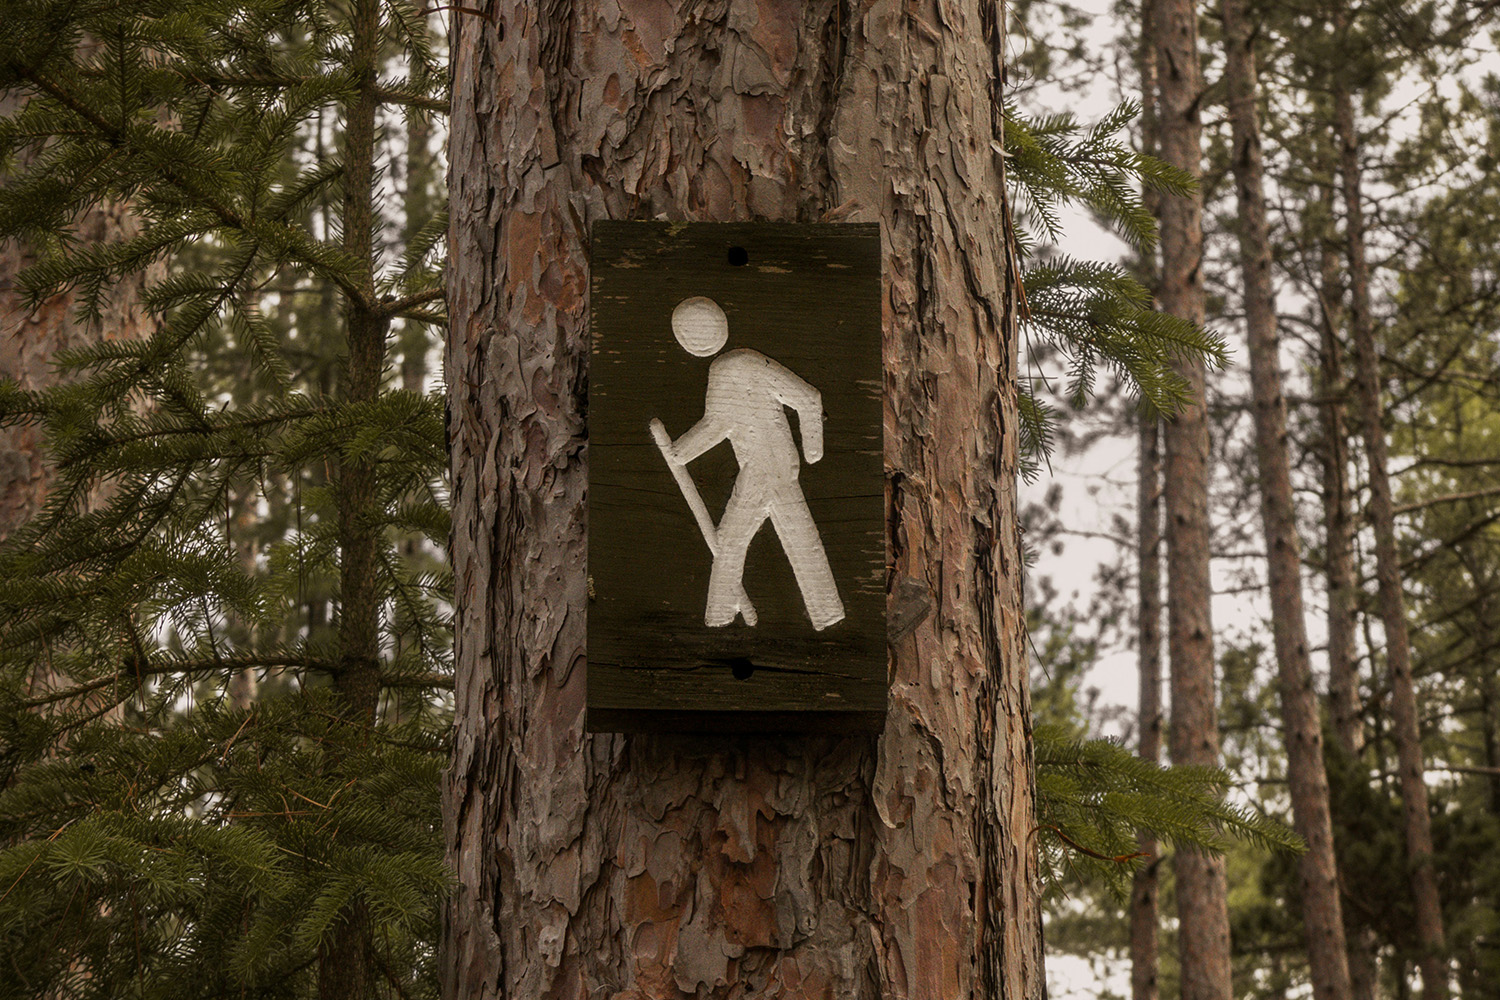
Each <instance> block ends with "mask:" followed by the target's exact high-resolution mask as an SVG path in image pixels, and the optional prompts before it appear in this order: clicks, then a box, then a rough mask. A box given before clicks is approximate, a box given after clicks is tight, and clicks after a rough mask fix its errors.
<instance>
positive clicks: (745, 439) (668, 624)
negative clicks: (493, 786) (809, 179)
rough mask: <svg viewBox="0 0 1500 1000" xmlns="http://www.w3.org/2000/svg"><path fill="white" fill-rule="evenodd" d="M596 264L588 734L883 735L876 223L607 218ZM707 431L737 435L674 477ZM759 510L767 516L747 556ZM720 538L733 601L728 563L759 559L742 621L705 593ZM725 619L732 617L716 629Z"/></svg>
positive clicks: (750, 564)
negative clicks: (807, 411)
mask: <svg viewBox="0 0 1500 1000" xmlns="http://www.w3.org/2000/svg"><path fill="white" fill-rule="evenodd" d="M591 257H592V264H591V266H592V289H591V302H592V332H593V352H592V358H591V367H590V373H589V410H588V425H589V426H588V435H589V619H588V727H589V729H591V730H594V731H624V732H631V731H673V732H686V731H712V732H754V731H782V732H788V731H804V732H810V731H860V730H863V731H876V730H879V729H880V728H881V726H882V725H883V723H884V718H885V706H886V621H885V607H886V596H885V595H886V552H885V511H884V499H883V497H884V465H883V453H884V448H883V436H882V417H881V390H882V385H883V375H882V369H881V352H880V347H881V343H880V341H881V318H880V302H881V299H880V295H881V291H880V260H881V257H880V232H879V227H878V226H876V225H793V224H779V223H743V224H741V223H685V224H679V223H657V222H600V223H597V224H595V226H594V228H593V239H592V254H591ZM688 300H707V302H706V304H705V303H704V302H703V301H693V302H688V305H686V306H684V308H683V310H682V311H681V312H679V314H678V315H679V325H678V327H677V331H676V332H675V333H674V325H673V314H674V310H677V309H678V306H679V305H682V304H683V303H684V302H686V301H688ZM694 324H699V325H694ZM716 324H717V326H716ZM726 326H727V330H725V327H726ZM715 330H718V331H719V332H718V335H717V336H715ZM725 333H727V337H726V336H725ZM679 338H681V340H679ZM684 345H686V346H684ZM716 364H717V365H718V367H717V368H715V369H714V371H715V373H716V374H715V389H714V392H713V393H710V391H709V382H710V369H711V366H714V365H716ZM726 373H727V374H726ZM767 373H769V374H767ZM804 383H805V385H804ZM809 386H810V387H811V388H813V389H816V390H817V392H818V393H820V394H821V404H822V414H823V416H822V421H821V423H822V432H823V433H822V439H823V441H822V454H821V457H819V456H817V454H816V450H817V446H816V427H812V426H804V424H805V423H808V422H809V421H808V420H807V418H805V417H804V416H803V415H802V414H799V413H798V411H797V407H798V406H799V405H800V406H802V407H803V408H806V407H807V406H808V405H809V404H808V397H807V394H806V388H807V387H809ZM772 398H774V400H775V401H774V402H770V403H768V402H767V400H768V399H772ZM777 414H779V415H780V416H776V415H777ZM708 417H712V419H706V418H708ZM654 420H659V421H660V422H661V429H660V430H659V431H658V433H659V434H661V433H664V435H665V437H664V439H663V441H662V442H661V443H658V441H657V440H656V439H654V438H653V432H652V422H653V421H654ZM782 420H784V421H785V428H786V429H789V430H790V437H788V436H787V434H786V429H780V430H778V428H781V426H782V425H781V421H782ZM700 421H703V422H704V423H703V426H702V427H700V428H699V431H698V432H697V433H696V434H695V436H694V440H696V441H699V442H702V441H707V440H712V439H714V438H715V437H718V436H719V434H722V433H723V431H724V428H725V427H729V428H730V430H731V431H732V433H731V434H730V437H731V438H732V440H720V441H719V442H718V443H717V444H715V445H714V446H713V447H711V448H709V449H708V450H707V451H704V452H703V453H702V454H701V455H699V456H697V457H695V458H692V459H691V460H690V461H687V462H685V463H682V464H681V467H680V468H679V469H677V470H676V475H674V469H673V467H672V464H671V462H670V461H669V458H668V455H669V454H671V453H672V452H671V451H670V450H665V451H664V448H666V449H670V446H671V444H673V443H675V445H677V446H680V447H683V448H686V449H687V450H689V451H691V450H693V448H692V446H690V445H689V444H688V440H689V439H686V438H684V435H686V434H687V432H688V431H689V430H690V429H693V428H694V427H695V426H696V425H699V423H700ZM757 421H759V422H758V423H757ZM810 422H811V423H812V424H816V423H817V421H816V419H812V420H811V421H810ZM710 425H712V426H710ZM715 427H717V428H718V433H717V434H710V433H708V432H709V431H712V430H714V429H715ZM793 443H794V444H793ZM736 449H739V458H740V459H747V460H748V463H749V464H747V465H744V464H742V462H741V461H737V458H736ZM814 458H816V461H813V459H814ZM684 474H685V478H686V482H684V481H683V480H684ZM737 479H739V480H740V484H739V487H738V491H739V492H738V496H739V500H738V501H737V502H736V505H735V507H734V512H733V513H732V514H731V515H730V516H726V507H727V506H728V505H729V502H730V500H731V496H732V494H734V491H735V490H736V480H737ZM690 494H696V495H697V496H698V497H701V506H700V507H699V510H698V511H697V514H696V516H695V512H694V509H693V505H694V501H693V500H692V499H691V497H690ZM757 497H760V498H763V500H756V499H754V498H757ZM804 498H805V509H804V507H803V506H802V501H803V499H804ZM756 504H760V507H756V509H764V510H765V511H768V512H770V513H771V518H770V519H767V520H766V521H765V522H764V523H763V524H760V526H759V529H758V530H756V531H755V533H754V535H753V537H752V538H751V540H750V541H749V544H748V548H746V547H745V546H744V545H742V544H741V545H739V546H736V545H735V543H734V539H735V538H736V537H743V536H745V535H746V534H747V530H748V529H747V525H749V526H753V524H754V521H755V518H754V517H751V516H750V515H748V514H747V513H746V512H747V510H750V508H752V507H755V506H756ZM809 517H810V521H809V520H808V518H809ZM747 518H748V519H747ZM736 526H737V527H736ZM814 526H815V532H814V531H813V527H814ZM720 529H722V532H723V535H724V538H723V539H717V538H716V539H715V540H714V541H711V540H710V538H711V536H713V535H715V534H716V532H718V531H719V530H720ZM809 532H812V534H811V535H810V534H809ZM718 541H722V545H719V546H718V547H719V548H720V549H722V550H723V552H725V553H728V554H726V555H724V556H723V557H722V558H723V559H724V561H723V562H722V563H721V564H720V576H719V578H718V582H717V583H716V584H715V587H716V588H717V590H716V593H718V594H719V595H720V596H721V597H722V595H724V594H728V593H729V592H730V590H729V589H728V588H729V587H730V584H732V583H733V582H734V581H732V579H731V577H732V576H733V574H732V573H731V572H730V571H729V570H727V569H726V568H725V567H727V566H733V565H735V562H734V558H735V557H734V553H735V551H736V550H738V551H742V552H743V554H744V567H743V574H742V576H741V579H740V581H739V582H740V583H742V585H743V592H740V591H738V589H737V588H736V589H735V593H736V594H738V597H737V598H735V600H738V601H740V602H742V603H743V604H744V605H745V607H746V609H747V610H746V611H744V612H738V609H737V607H736V606H735V605H734V604H733V603H730V604H725V603H724V601H723V600H719V599H716V601H717V603H715V601H711V600H710V578H711V575H712V573H713V568H714V565H715V559H716V558H719V557H716V556H715V555H714V553H713V551H711V546H712V545H714V544H716V543H717V542H718ZM788 546H790V547H791V548H792V549H794V550H795V553H789V552H788ZM819 549H821V551H819ZM792 555H796V558H797V559H798V565H799V567H800V569H799V570H798V572H797V573H794V571H793V563H792V558H791V556H792ZM825 557H826V562H823V561H822V560H823V559H824V558H825ZM830 571H831V586H832V587H834V588H836V596H831V595H830V594H829V593H828V592H827V590H828V587H827V586H826V585H825V584H826V582H827V581H828V579H829V577H828V573H829V572H830ZM799 574H800V576H801V581H800V583H799ZM820 581H823V582H820ZM715 608H717V609H718V610H717V612H716V611H715ZM726 608H728V612H727V613H728V614H730V615H733V621H732V623H730V624H718V625H709V624H707V623H706V622H705V617H706V616H708V617H714V616H715V614H716V613H717V615H718V617H720V618H723V617H725V609H726ZM815 616H816V620H817V622H818V624H817V625H815ZM835 618H836V620H832V619H835ZM830 620H831V623H830ZM750 621H753V624H749V623H748V622H750ZM818 626H821V627H818Z"/></svg>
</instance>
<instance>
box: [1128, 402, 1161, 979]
mask: <svg viewBox="0 0 1500 1000" xmlns="http://www.w3.org/2000/svg"><path fill="white" fill-rule="evenodd" d="M1140 424H1141V427H1140V435H1139V437H1140V449H1141V454H1140V484H1139V487H1138V489H1137V493H1136V502H1137V512H1138V514H1137V516H1138V518H1139V522H1138V526H1137V532H1136V558H1137V562H1138V565H1139V570H1138V573H1139V583H1140V620H1139V622H1138V626H1137V629H1136V643H1137V649H1136V651H1137V656H1138V660H1139V663H1140V675H1141V688H1140V711H1139V713H1138V717H1139V721H1140V727H1141V742H1140V755H1141V756H1142V757H1144V758H1145V759H1146V760H1149V761H1152V762H1153V763H1157V762H1160V760H1161V612H1162V607H1161V442H1160V437H1161V418H1160V417H1158V416H1157V415H1156V414H1155V413H1152V414H1150V415H1144V416H1142V417H1141V421H1140ZM1138 843H1139V845H1140V848H1139V849H1140V851H1141V853H1142V854H1144V855H1146V856H1147V860H1146V863H1145V864H1144V865H1143V866H1141V868H1140V870H1138V871H1137V872H1136V873H1135V876H1134V878H1133V879H1132V880H1131V885H1130V995H1131V997H1132V998H1133V1000H1157V997H1158V996H1160V994H1161V984H1160V982H1159V980H1158V966H1159V962H1158V959H1157V950H1158V933H1157V928H1158V925H1159V923H1160V919H1159V914H1158V906H1157V902H1158V892H1159V882H1160V868H1161V859H1160V858H1159V857H1157V850H1158V848H1159V845H1158V844H1157V842H1156V838H1155V837H1153V836H1151V835H1150V834H1147V833H1142V834H1140V835H1139V838H1138Z"/></svg>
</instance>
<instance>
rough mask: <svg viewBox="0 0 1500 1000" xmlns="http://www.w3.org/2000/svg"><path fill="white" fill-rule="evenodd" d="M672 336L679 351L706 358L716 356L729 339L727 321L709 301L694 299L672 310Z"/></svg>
mask: <svg viewBox="0 0 1500 1000" xmlns="http://www.w3.org/2000/svg"><path fill="white" fill-rule="evenodd" d="M672 333H673V334H675V335H676V337H677V342H678V343H679V344H681V345H682V349H683V350H685V351H687V352H688V353H689V354H696V355H698V357H700V358H706V357H708V356H710V355H712V354H718V353H719V348H721V347H723V346H724V342H725V341H727V340H728V339H729V320H727V319H725V318H724V310H722V309H720V308H719V304H718V303H717V302H715V301H714V300H713V299H710V298H706V297H705V296H702V295H694V296H693V297H692V298H690V299H683V300H682V301H681V302H679V303H677V308H676V309H673V310H672Z"/></svg>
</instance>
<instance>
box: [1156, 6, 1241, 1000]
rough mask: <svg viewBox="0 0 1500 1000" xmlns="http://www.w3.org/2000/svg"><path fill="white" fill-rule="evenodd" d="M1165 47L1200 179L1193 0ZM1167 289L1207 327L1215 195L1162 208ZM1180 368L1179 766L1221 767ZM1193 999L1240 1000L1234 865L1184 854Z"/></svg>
mask: <svg viewBox="0 0 1500 1000" xmlns="http://www.w3.org/2000/svg"><path fill="white" fill-rule="evenodd" d="M1155 8H1156V9H1155V17H1154V18H1153V25H1152V28H1153V30H1152V40H1153V42H1154V44H1155V46H1156V53H1157V54H1156V67H1157V87H1158V95H1159V96H1158V102H1157V116H1158V119H1157V120H1158V127H1159V129H1160V136H1161V158H1162V159H1163V160H1165V161H1166V162H1168V163H1170V164H1172V165H1173V166H1175V167H1178V168H1180V169H1182V170H1185V171H1187V172H1188V173H1189V174H1190V175H1192V176H1193V177H1195V178H1197V177H1201V176H1202V174H1203V163H1202V150H1201V147H1200V142H1201V136H1202V126H1201V124H1200V122H1199V118H1198V107H1199V103H1200V101H1201V100H1202V96H1203V94H1202V91H1203V81H1202V73H1201V70H1200V67H1199V64H1198V11H1197V5H1196V4H1195V3H1194V2H1193V0H1156V4H1155ZM1161 256H1162V270H1161V284H1160V287H1159V291H1158V297H1159V299H1160V302H1161V308H1162V310H1163V311H1164V312H1167V313H1170V314H1171V315H1173V316H1178V317H1181V318H1182V319H1185V320H1188V321H1190V322H1193V323H1196V324H1199V325H1201V324H1202V323H1203V318H1204V301H1203V271H1202V265H1203V196H1202V194H1201V192H1196V191H1195V192H1194V193H1193V194H1191V195H1188V196H1185V197H1171V196H1167V197H1163V198H1162V201H1161ZM1178 370H1179V371H1180V372H1181V374H1182V375H1183V377H1184V378H1186V379H1187V381H1188V384H1189V386H1190V387H1191V389H1192V393H1193V398H1192V400H1191V401H1190V402H1189V403H1188V404H1187V405H1186V406H1184V407H1183V408H1182V410H1181V411H1179V412H1178V413H1177V414H1176V416H1175V417H1173V418H1172V419H1171V420H1168V421H1167V422H1166V433H1165V435H1164V437H1165V442H1166V463H1165V467H1164V475H1163V481H1164V483H1165V487H1164V488H1165V496H1166V511H1167V521H1166V540H1167V609H1168V613H1167V649H1168V657H1169V659H1170V663H1171V688H1172V720H1171V728H1170V745H1171V746H1170V749H1171V755H1172V763H1174V764H1205V765H1209V766H1217V765H1218V763H1219V721H1218V706H1217V703H1216V699H1215V692H1214V649H1213V626H1212V622H1211V605H1212V593H1213V581H1212V577H1211V574H1210V572H1209V544H1210V531H1209V523H1208V483H1209V465H1208V455H1209V442H1208V419H1207V412H1208V411H1207V407H1206V405H1205V392H1206V385H1205V377H1204V367H1203V362H1202V360H1201V359H1183V360H1181V361H1179V362H1178ZM1173 872H1174V874H1175V885H1176V892H1177V920H1178V928H1179V929H1178V946H1179V951H1180V954H1181V961H1182V972H1181V975H1182V998H1183V1000H1228V997H1229V994H1230V966H1229V913H1228V909H1227V907H1226V889H1225V879H1224V862H1223V859H1222V858H1211V857H1208V856H1207V855H1204V854H1199V853H1196V852H1193V851H1178V852H1176V854H1174V855H1173Z"/></svg>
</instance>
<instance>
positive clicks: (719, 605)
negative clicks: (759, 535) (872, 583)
mask: <svg viewBox="0 0 1500 1000" xmlns="http://www.w3.org/2000/svg"><path fill="white" fill-rule="evenodd" d="M672 332H673V334H674V335H675V336H676V338H677V342H678V343H679V344H681V345H682V347H683V349H684V350H686V351H687V352H688V353H689V354H693V355H696V356H698V357H705V358H706V357H713V356H714V355H716V354H719V351H720V350H721V349H722V348H723V347H724V344H725V343H726V342H727V341H728V339H729V321H728V319H727V318H726V317H725V315H724V310H722V309H721V308H719V304H718V303H717V302H715V301H714V300H713V299H710V298H705V297H703V296H694V297H692V298H687V299H683V300H682V301H681V302H679V303H678V304H677V307H676V308H675V309H674V310H673V311H672ZM787 407H790V408H791V409H793V410H795V411H796V412H797V426H798V428H799V429H800V431H801V436H802V450H801V452H800V453H799V451H798V449H797V443H796V441H795V440H794V439H793V437H792V429H791V425H790V423H788V421H787V417H786V408H787ZM650 426H651V435H652V437H653V438H654V439H655V440H656V444H657V447H659V448H660V449H661V452H662V456H663V457H664V458H665V459H666V461H667V466H668V468H669V469H670V470H671V472H672V475H673V478H675V479H676V480H677V484H678V486H679V487H680V488H681V489H682V493H683V497H684V498H685V499H686V500H687V503H688V506H689V507H690V508H691V509H692V512H693V517H694V519H695V520H696V521H697V522H698V528H699V530H700V531H702V532H703V539H704V541H705V542H707V543H708V549H709V552H710V553H711V554H712V555H713V569H712V571H711V572H710V574H709V581H708V603H707V606H706V608H705V609H704V613H703V622H704V624H705V625H710V626H720V625H728V624H730V623H732V622H733V621H734V619H735V616H736V615H739V616H740V617H741V618H743V619H744V621H745V624H746V625H754V624H756V622H757V616H756V612H755V607H754V606H753V605H752V604H751V603H750V598H749V596H748V595H747V594H746V593H745V588H744V580H743V577H744V571H745V556H746V553H747V552H748V551H749V548H750V541H751V539H753V538H754V537H755V534H756V532H758V531H759V530H760V528H761V526H762V525H763V524H764V523H765V522H766V521H767V520H769V521H770V522H771V526H772V527H773V528H775V530H776V536H777V538H778V539H779V540H780V541H781V547H782V549H783V550H784V551H785V552H786V557H787V561H788V562H790V563H791V566H792V572H793V574H794V575H795V577H796V579H797V586H798V587H799V588H800V589H801V591H802V600H803V603H804V604H805V605H806V607H807V615H808V617H809V618H810V619H811V620H812V625H813V628H815V629H818V630H822V629H825V628H827V627H828V626H830V625H833V624H834V623H836V622H838V621H841V620H842V619H843V617H844V605H843V602H842V601H841V600H840V599H839V592H838V585H837V584H836V583H835V582H834V579H833V570H832V568H831V567H830V566H829V564H828V555H827V553H826V552H825V551H824V549H823V540H822V538H821V537H820V536H819V534H818V526H817V523H816V522H814V521H813V517H812V512H811V511H810V510H809V509H808V506H807V497H806V496H804V495H803V493H802V487H801V485H800V484H799V483H798V479H797V477H798V474H799V473H800V472H801V469H802V459H803V457H804V456H805V457H806V459H807V462H808V464H813V463H815V462H817V461H819V460H820V459H822V457H823V397H822V394H821V393H820V392H819V391H818V390H817V389H816V388H814V387H813V386H811V385H809V384H808V383H807V382H806V381H804V380H803V379H802V378H800V377H798V376H797V375H796V373H794V372H793V371H791V370H790V369H789V368H787V367H786V366H784V365H782V364H780V363H778V362H776V361H774V360H772V359H771V358H768V357H766V356H765V355H764V354H761V353H760V352H759V351H754V350H749V349H746V348H740V349H736V350H732V351H725V352H724V353H723V354H719V356H718V357H716V358H714V361H713V363H712V364H711V365H710V366H709V369H708V393H707V396H706V397H705V399H704V403H703V417H702V419H700V420H699V421H698V422H697V423H696V424H694V425H693V426H692V428H691V429H689V430H688V431H687V432H686V433H685V434H683V435H682V436H681V437H680V438H678V439H677V440H676V441H673V440H672V437H671V435H670V434H668V433H667V429H666V427H665V426H663V424H662V422H661V421H660V420H657V419H655V418H653V419H652V420H651V425H650ZM725 440H728V441H729V443H730V445H731V446H732V447H733V448H734V457H735V461H736V462H738V463H739V472H738V474H737V475H736V477H735V481H734V489H733V491H732V493H731V494H730V497H729V502H728V503H727V504H726V505H725V508H724V514H723V516H722V517H721V518H720V519H719V523H718V524H717V525H715V524H714V522H713V520H712V518H711V517H710V515H709V513H708V508H707V507H706V506H705V505H704V503H703V498H702V497H701V496H700V495H699V493H698V489H697V487H696V486H695V485H694V483H693V479H692V477H691V475H690V474H689V473H688V471H687V465H688V463H690V462H692V461H693V460H694V459H695V458H697V457H698V456H700V455H702V454H704V453H705V452H707V451H708V450H709V449H710V448H713V447H714V446H715V445H717V444H719V443H720V442H721V441H725Z"/></svg>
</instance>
